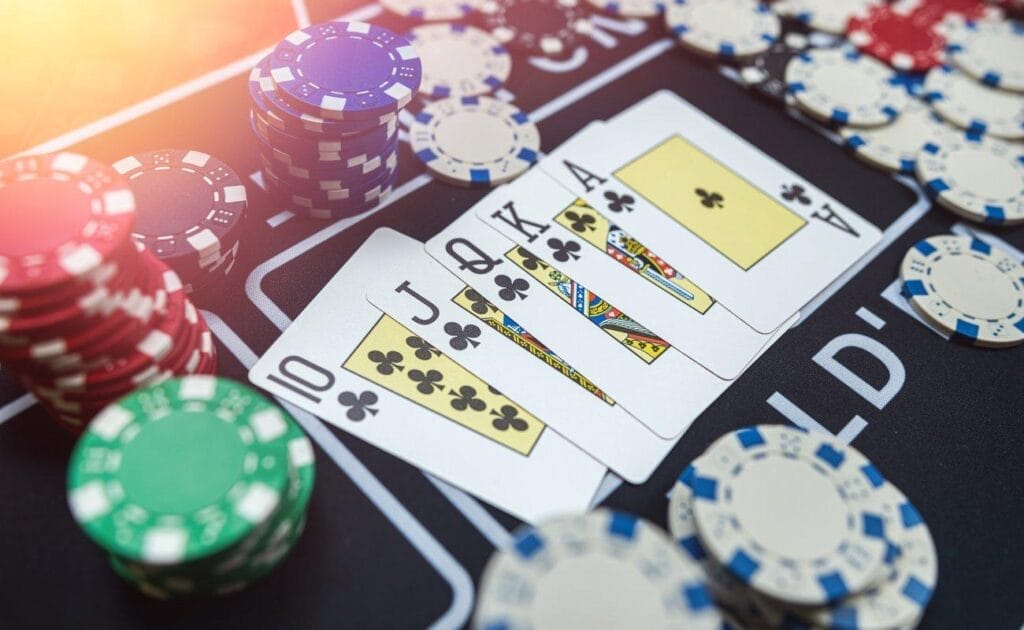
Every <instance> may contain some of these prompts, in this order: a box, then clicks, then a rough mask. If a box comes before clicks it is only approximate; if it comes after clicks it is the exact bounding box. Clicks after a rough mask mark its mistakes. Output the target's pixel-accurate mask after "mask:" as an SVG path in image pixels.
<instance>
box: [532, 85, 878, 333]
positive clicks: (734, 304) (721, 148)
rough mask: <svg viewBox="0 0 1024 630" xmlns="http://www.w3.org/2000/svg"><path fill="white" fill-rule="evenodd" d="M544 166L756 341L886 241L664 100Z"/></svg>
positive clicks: (632, 112) (674, 99)
mask: <svg viewBox="0 0 1024 630" xmlns="http://www.w3.org/2000/svg"><path fill="white" fill-rule="evenodd" d="M541 168H543V169H544V170H545V171H546V172H547V173H549V174H550V175H552V176H553V177H554V178H555V179H556V180H558V181H559V182H560V183H561V184H563V185H564V186H566V187H567V188H568V189H569V191H570V192H572V193H573V194H575V195H579V196H581V197H583V198H584V199H586V200H587V201H588V202H589V203H590V204H591V206H593V207H594V208H595V209H596V210H597V211H598V212H600V213H602V214H604V215H605V216H607V217H608V219H609V220H610V221H613V222H614V223H615V224H616V225H618V226H620V227H621V228H622V229H624V230H626V231H628V232H629V233H630V234H631V235H632V236H634V237H635V238H637V239H639V240H640V242H642V243H644V244H645V245H646V246H647V247H650V248H651V249H652V250H653V251H655V252H657V253H658V255H659V256H664V261H665V263H666V264H668V265H671V266H672V267H673V268H675V269H679V270H680V271H681V272H682V273H683V274H685V275H686V276H688V277H690V278H691V279H692V280H693V281H694V282H696V283H697V284H698V285H699V286H701V287H702V288H704V289H705V290H706V291H707V292H708V293H710V294H711V295H713V296H714V297H715V298H717V299H718V300H720V301H721V303H722V304H723V305H724V306H725V307H726V308H727V309H728V310H730V311H732V312H733V313H735V314H736V315H738V316H739V317H740V318H741V319H743V320H744V321H745V322H747V323H748V324H750V325H751V326H753V327H754V328H755V329H756V330H758V331H760V332H763V333H767V332H770V331H772V330H775V329H776V328H777V327H778V326H779V325H780V324H781V323H782V322H783V321H785V320H786V319H787V318H788V317H789V316H790V315H792V314H793V313H795V312H796V311H797V310H798V309H799V308H800V307H801V306H803V305H804V304H806V303H807V302H808V301H810V300H811V299H812V298H813V297H814V296H815V295H817V294H818V293H819V292H821V290H822V289H824V288H825V287H826V286H827V285H828V284H829V283H830V282H832V281H833V280H834V279H835V278H836V277H837V276H839V275H840V274H841V273H842V272H843V271H844V270H846V269H847V268H848V267H849V266H850V265H852V264H853V263H854V262H855V261H856V260H857V259H858V258H860V257H861V256H863V255H864V254H865V253H866V252H867V251H868V250H869V249H870V248H871V247H872V246H873V245H874V244H875V243H877V242H878V241H879V239H880V238H881V232H880V231H879V230H878V228H876V227H875V226H874V225H872V224H871V223H869V222H867V221H865V220H864V219H863V218H861V217H860V216H858V215H857V214H856V213H854V212H853V211H852V210H850V209H849V208H847V207H845V206H844V205H842V204H841V203H839V202H838V201H836V200H835V199H833V198H831V197H829V196H828V195H826V194H825V193H824V192H822V191H821V190H819V189H818V188H817V187H815V186H814V185H812V184H810V183H809V182H806V181H804V180H803V179H802V178H800V177H799V176H798V175H797V174H796V173H794V172H792V171H791V170H789V169H788V168H786V167H785V166H783V165H781V164H779V163H778V162H776V161H775V160H773V159H772V158H770V157H768V156H767V155H765V154H764V153H762V152H761V151H760V150H759V149H757V148H756V147H754V146H753V145H751V144H749V143H747V142H746V141H745V140H743V139H742V138H740V137H738V136H736V135H735V134H734V133H732V132H731V131H729V130H728V129H726V128H725V127H723V126H722V125H720V124H719V123H717V122H716V121H714V120H713V119H711V118H710V117H708V116H707V115H705V114H704V113H703V112H701V111H700V110H699V109H697V108H695V107H693V106H692V105H690V104H689V103H687V102H685V101H683V100H682V99H680V98H679V97H678V96H676V95H675V94H672V93H671V92H666V91H661V92H657V93H655V94H653V95H652V96H650V97H648V98H647V99H645V100H643V101H641V102H640V103H638V104H637V105H635V106H634V107H632V108H630V109H628V110H626V111H625V112H623V113H622V114H620V115H618V116H616V117H615V118H614V119H612V120H610V121H608V122H607V123H606V124H605V125H595V126H592V127H589V128H587V129H585V130H584V131H582V132H580V133H579V134H577V135H576V136H575V137H574V138H572V139H571V140H570V141H569V142H567V143H565V144H563V145H562V146H561V147H559V148H558V149H556V150H555V151H553V152H552V153H551V154H550V155H549V156H548V157H547V158H546V159H545V160H543V161H542V162H541Z"/></svg>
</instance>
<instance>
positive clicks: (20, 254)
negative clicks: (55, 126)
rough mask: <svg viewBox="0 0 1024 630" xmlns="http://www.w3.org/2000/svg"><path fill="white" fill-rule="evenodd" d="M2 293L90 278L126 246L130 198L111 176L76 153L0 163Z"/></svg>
mask: <svg viewBox="0 0 1024 630" xmlns="http://www.w3.org/2000/svg"><path fill="white" fill-rule="evenodd" d="M0 217H2V219H3V224H4V230H3V231H2V232H0V293H2V294H4V295H20V294H23V293H33V292H38V291H39V290H41V289H45V288H47V287H53V286H54V285H58V284H61V283H64V282H67V281H70V280H74V279H77V278H81V277H83V276H85V275H87V274H89V273H90V272H92V271H94V270H95V269H96V268H98V267H99V266H100V265H102V264H103V262H104V261H105V260H106V259H108V258H109V257H110V256H111V255H112V254H113V253H114V252H115V251H116V249H117V248H118V247H119V246H121V245H122V244H123V243H124V239H125V238H126V237H127V236H128V235H129V234H130V233H131V229H132V225H133V223H134V220H135V198H134V196H133V195H132V192H131V190H130V189H129V187H128V184H127V182H126V181H125V180H124V179H123V178H122V177H121V176H120V175H118V174H117V172H116V171H114V170H113V169H112V168H110V167H109V166H107V165H105V164H101V163H100V162H98V161H96V160H93V159H90V158H88V157H85V156H82V155H77V154H74V153H66V152H65V153H51V154H47V155H34V156H27V157H23V158H14V159H10V160H5V161H3V162H0Z"/></svg>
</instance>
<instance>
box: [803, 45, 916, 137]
mask: <svg viewBox="0 0 1024 630" xmlns="http://www.w3.org/2000/svg"><path fill="white" fill-rule="evenodd" d="M786 87H787V89H788V90H789V92H790V93H791V94H792V95H793V98H794V99H795V100H796V104H797V106H798V107H799V108H800V109H801V110H802V111H804V112H805V113H807V114H808V115H810V116H812V117H813V118H816V119H818V120H820V121H822V122H825V123H830V124H836V125H848V126H853V127H880V126H882V125H885V124H888V123H889V122H891V121H892V120H893V119H895V118H896V117H897V116H899V114H900V112H901V111H902V110H903V109H904V108H905V107H906V106H907V103H908V102H909V100H910V96H909V95H908V94H907V92H906V90H905V89H903V87H902V85H900V82H899V79H898V77H897V75H896V73H895V72H893V70H892V69H891V68H889V67H888V66H886V65H885V64H883V63H882V62H880V61H878V60H877V59H873V58H871V57H868V56H865V55H862V54H860V53H859V52H857V51H856V50H854V49H852V48H834V49H811V50H807V51H804V52H803V53H801V54H799V55H797V56H795V57H793V58H792V59H791V60H790V61H789V65H787V66H786Z"/></svg>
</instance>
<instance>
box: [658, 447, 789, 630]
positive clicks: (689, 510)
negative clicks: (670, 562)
mask: <svg viewBox="0 0 1024 630" xmlns="http://www.w3.org/2000/svg"><path fill="white" fill-rule="evenodd" d="M700 461H701V460H700V458H697V459H696V460H694V462H693V463H692V464H691V465H689V466H687V467H686V469H685V470H684V471H683V472H682V474H681V475H679V479H677V480H676V483H675V485H674V486H673V487H672V493H671V494H670V495H669V499H668V519H667V521H668V531H669V533H670V534H671V535H672V538H674V539H675V541H676V545H677V546H678V547H679V548H680V549H682V550H683V552H684V553H685V554H687V555H688V556H689V557H690V559H692V560H693V561H694V562H696V563H697V564H698V566H700V568H701V570H702V571H703V574H704V580H705V582H707V585H708V589H709V590H710V591H711V594H712V596H714V598H715V601H716V602H718V603H719V604H720V605H721V606H722V607H723V608H728V609H731V610H738V611H743V614H744V616H745V617H751V618H752V619H753V620H756V621H758V622H761V625H773V624H772V622H773V621H775V620H776V619H775V617H774V615H773V614H772V613H773V611H771V610H770V609H768V608H766V607H764V606H762V605H761V604H760V602H757V601H756V600H754V598H752V597H750V592H751V591H750V590H749V589H748V588H747V587H746V585H744V584H743V583H742V582H740V581H739V580H737V579H736V578H734V577H733V576H732V574H731V573H729V570H728V569H726V568H725V567H723V566H722V565H720V564H718V563H717V562H716V561H715V560H714V558H712V557H711V556H710V555H708V553H707V550H705V549H704V544H703V543H702V542H701V540H700V534H699V533H698V532H697V523H696V521H695V520H694V516H693V489H692V488H691V484H692V483H693V480H694V475H695V468H696V466H699V465H700Z"/></svg>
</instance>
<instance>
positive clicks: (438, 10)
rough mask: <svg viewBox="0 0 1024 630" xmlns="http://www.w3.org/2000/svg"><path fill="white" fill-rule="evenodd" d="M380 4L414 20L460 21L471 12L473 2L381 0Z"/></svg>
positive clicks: (452, 0)
mask: <svg viewBox="0 0 1024 630" xmlns="http://www.w3.org/2000/svg"><path fill="white" fill-rule="evenodd" d="M380 4H381V6H382V7H384V8H385V9H387V10H388V11H391V12H392V13H395V14H397V15H401V16H403V17H409V18H413V19H414V20H427V21H435V20H445V21H447V20H460V19H462V18H464V17H466V16H467V15H469V14H470V13H472V12H473V2H465V1H462V0H381V3H380Z"/></svg>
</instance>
